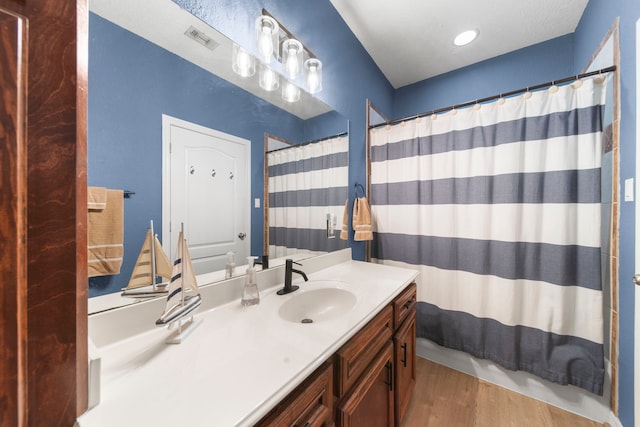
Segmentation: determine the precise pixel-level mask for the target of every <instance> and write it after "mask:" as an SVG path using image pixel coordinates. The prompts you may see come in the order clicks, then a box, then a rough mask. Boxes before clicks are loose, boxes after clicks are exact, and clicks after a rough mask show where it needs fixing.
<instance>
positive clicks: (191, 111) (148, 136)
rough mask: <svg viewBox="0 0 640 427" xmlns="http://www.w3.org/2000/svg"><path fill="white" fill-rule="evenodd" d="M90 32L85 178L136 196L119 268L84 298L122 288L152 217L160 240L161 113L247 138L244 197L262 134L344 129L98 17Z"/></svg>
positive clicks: (255, 224) (130, 202) (256, 250)
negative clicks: (290, 109)
mask: <svg viewBox="0 0 640 427" xmlns="http://www.w3.org/2000/svg"><path fill="white" fill-rule="evenodd" d="M89 31H90V40H89V110H88V111H89V113H88V114H89V116H88V173H89V176H88V181H89V185H95V186H104V187H109V188H121V189H126V190H131V191H135V193H136V194H135V195H134V196H133V197H132V198H130V199H126V200H125V242H124V243H125V259H124V263H123V266H122V269H121V274H120V275H116V276H103V277H96V278H92V279H91V280H90V286H89V295H90V296H96V295H102V294H105V293H110V292H116V291H119V290H120V288H121V287H123V286H125V285H126V283H127V281H128V280H129V276H130V274H131V271H132V269H133V265H134V263H135V260H136V257H137V255H138V250H139V248H140V246H141V245H142V241H143V239H144V234H145V232H146V229H147V227H148V225H149V220H150V219H153V220H154V224H155V228H156V230H157V232H158V234H160V237H162V217H161V211H162V114H168V115H170V116H174V117H177V118H180V119H183V120H187V121H190V122H194V123H197V124H200V125H203V126H207V127H211V128H214V129H216V130H220V131H222V132H226V133H230V134H232V135H236V136H239V137H241V138H245V139H248V140H250V141H251V163H252V164H251V169H252V176H251V182H252V186H251V187H252V190H251V193H252V194H251V196H252V197H251V200H253V199H254V198H262V197H263V178H264V175H263V162H264V156H263V147H264V145H263V141H264V132H269V133H271V134H274V135H277V136H280V137H283V138H286V139H288V140H289V141H292V142H301V141H304V140H306V139H310V138H317V137H319V136H321V135H324V136H326V135H328V133H323V132H325V131H326V132H334V133H335V132H337V131H336V129H338V128H339V129H340V131H341V132H343V131H345V130H346V128H347V122H346V120H345V119H344V118H342V117H339V115H336V114H335V113H327V114H324V115H322V116H319V117H317V118H315V119H311V120H307V121H304V120H301V119H299V118H297V117H295V116H293V115H291V114H289V113H287V112H285V111H283V110H281V109H279V108H276V107H274V106H273V105H271V104H269V103H267V102H264V101H262V100H260V99H258V98H256V97H255V96H253V95H251V94H249V93H248V92H246V91H244V90H241V89H239V88H237V87H236V86H233V85H230V84H229V83H227V82H226V81H224V80H222V79H220V78H218V77H216V76H214V75H212V74H211V73H209V72H207V71H205V70H203V69H201V68H199V67H197V66H195V65H193V64H191V63H189V62H187V61H185V60H183V59H182V58H180V57H178V56H176V55H174V54H172V53H170V52H168V51H166V50H164V49H161V48H159V47H158V46H156V45H154V44H152V43H150V42H148V41H146V40H144V39H142V38H140V37H138V36H136V35H134V34H132V33H130V32H129V31H126V30H124V29H122V28H120V27H118V26H116V25H114V24H112V23H111V22H109V21H106V20H104V19H103V18H101V17H99V16H98V15H95V14H90V19H89ZM256 103H257V107H256ZM247 112H256V114H259V118H255V117H247ZM307 122H309V123H307ZM263 218H264V216H263V211H262V209H254V208H253V207H252V208H251V253H252V254H261V253H262V252H263V251H262V247H263V245H262V244H263Z"/></svg>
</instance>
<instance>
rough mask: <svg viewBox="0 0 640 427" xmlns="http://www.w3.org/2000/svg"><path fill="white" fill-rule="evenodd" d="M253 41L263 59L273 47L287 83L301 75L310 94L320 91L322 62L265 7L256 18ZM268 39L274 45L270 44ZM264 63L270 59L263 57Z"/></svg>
mask: <svg viewBox="0 0 640 427" xmlns="http://www.w3.org/2000/svg"><path fill="white" fill-rule="evenodd" d="M267 35H268V36H269V37H267ZM256 40H257V43H258V51H259V52H260V56H262V57H263V58H266V56H267V55H265V54H266V53H268V52H269V51H271V49H272V48H271V46H273V51H272V52H273V57H275V58H276V59H277V60H278V61H279V62H280V63H281V64H282V67H283V70H282V73H283V74H285V75H286V76H287V77H288V79H289V80H290V82H295V81H296V80H297V79H298V78H299V77H300V76H303V77H304V85H305V86H306V89H307V91H308V92H309V93H312V94H313V93H317V92H320V91H321V90H322V62H321V61H320V60H319V59H318V58H317V57H316V56H315V55H314V54H313V52H311V50H309V48H307V47H306V46H305V45H304V44H302V42H300V40H298V39H297V38H296V37H295V36H294V35H293V34H292V33H291V32H290V31H289V30H288V29H287V28H286V27H285V26H284V25H282V23H280V22H278V20H277V19H276V18H275V17H273V15H271V14H270V13H269V12H267V11H266V10H265V9H262V15H261V16H260V17H258V19H257V20H256ZM269 41H271V42H272V43H275V44H274V45H271V44H270V43H269ZM265 63H269V62H268V61H266V60H265ZM283 91H284V85H283ZM283 93H284V92H283ZM283 96H284V95H283Z"/></svg>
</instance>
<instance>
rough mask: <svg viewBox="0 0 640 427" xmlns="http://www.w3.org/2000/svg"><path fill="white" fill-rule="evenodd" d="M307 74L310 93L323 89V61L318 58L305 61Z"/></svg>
mask: <svg viewBox="0 0 640 427" xmlns="http://www.w3.org/2000/svg"><path fill="white" fill-rule="evenodd" d="M304 68H305V72H306V74H307V78H306V80H307V90H308V91H309V93H318V92H320V91H321V90H322V62H321V61H320V60H319V59H316V58H309V59H307V60H306V61H304Z"/></svg>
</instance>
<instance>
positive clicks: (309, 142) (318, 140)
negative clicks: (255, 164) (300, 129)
mask: <svg viewBox="0 0 640 427" xmlns="http://www.w3.org/2000/svg"><path fill="white" fill-rule="evenodd" d="M345 135H349V132H342V133H337V134H335V135H330V136H325V137H324V138H318V139H313V140H311V141H305V142H301V143H300V144H291V145H290V146H289V147H282V148H276V149H275V150H269V153H275V152H276V151H280V150H286V149H289V148H292V147H304V146H305V145H309V144H314V143H316V142H321V141H326V140H327V139H332V138H340V137H341V136H345Z"/></svg>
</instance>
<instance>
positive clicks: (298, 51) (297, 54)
mask: <svg viewBox="0 0 640 427" xmlns="http://www.w3.org/2000/svg"><path fill="white" fill-rule="evenodd" d="M282 49H283V50H284V55H285V60H284V69H285V70H286V72H287V75H288V76H289V78H290V79H295V78H296V77H297V76H298V74H299V73H300V65H301V63H302V43H300V42H299V41H298V40H296V39H288V40H285V42H284V43H283V45H282Z"/></svg>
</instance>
